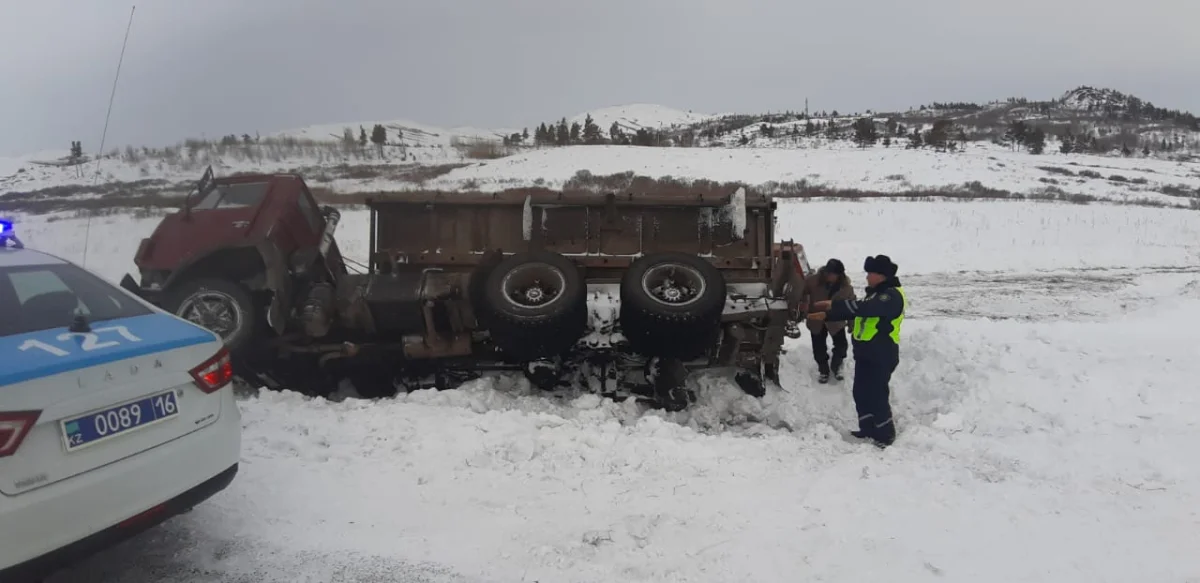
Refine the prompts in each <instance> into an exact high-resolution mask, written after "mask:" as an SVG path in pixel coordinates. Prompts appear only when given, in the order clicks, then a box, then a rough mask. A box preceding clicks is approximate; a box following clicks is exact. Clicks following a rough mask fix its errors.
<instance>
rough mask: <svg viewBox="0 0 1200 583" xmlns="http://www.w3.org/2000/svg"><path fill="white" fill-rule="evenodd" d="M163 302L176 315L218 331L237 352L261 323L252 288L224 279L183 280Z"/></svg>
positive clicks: (168, 293)
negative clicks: (251, 291)
mask: <svg viewBox="0 0 1200 583" xmlns="http://www.w3.org/2000/svg"><path fill="white" fill-rule="evenodd" d="M163 304H164V307H165V308H167V309H168V310H169V311H171V312H172V313H174V314H175V315H176V316H179V317H180V318H183V319H184V320H188V321H190V322H192V323H194V324H198V325H200V326H203V327H204V328H207V329H209V330H211V331H213V332H216V333H217V334H219V335H220V336H221V339H222V340H224V341H225V345H226V346H228V347H229V350H231V351H235V352H236V351H238V350H239V349H241V348H243V347H245V346H246V345H247V343H248V342H249V340H250V339H251V337H252V336H253V335H254V330H255V328H256V323H257V322H258V307H257V306H256V305H255V304H254V300H253V298H251V296H250V292H249V290H247V289H246V288H245V287H244V286H242V285H241V284H239V283H235V282H232V281H227V280H224V279H217V278H197V279H192V280H185V281H182V282H180V283H178V284H176V285H174V286H172V287H171V289H170V291H168V292H167V298H166V301H165V302H163Z"/></svg>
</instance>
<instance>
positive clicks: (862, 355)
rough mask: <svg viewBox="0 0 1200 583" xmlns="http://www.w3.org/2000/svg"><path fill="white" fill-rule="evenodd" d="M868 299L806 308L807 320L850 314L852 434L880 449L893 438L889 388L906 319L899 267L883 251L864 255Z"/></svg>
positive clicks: (840, 317)
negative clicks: (854, 428) (854, 427)
mask: <svg viewBox="0 0 1200 583" xmlns="http://www.w3.org/2000/svg"><path fill="white" fill-rule="evenodd" d="M863 270H864V271H866V272H867V289H866V297H864V298H863V299H862V300H861V301H859V300H827V301H823V302H816V303H815V304H813V305H812V306H810V310H813V311H812V312H811V313H810V314H809V316H808V317H809V318H811V319H816V320H825V319H829V320H843V319H848V318H853V321H854V324H853V329H852V332H851V335H850V336H851V338H852V339H853V340H854V389H853V393H854V406H855V408H856V409H857V410H858V430H857V431H851V432H850V434H851V435H853V436H854V437H857V438H866V439H871V440H872V441H874V442H875V444H876V445H878V446H880V447H887V446H889V445H891V444H892V443H893V442H894V441H895V440H896V423H895V421H894V420H893V419H892V406H891V403H890V402H889V399H890V397H891V389H890V387H889V386H888V384H889V382H890V381H891V378H892V372H894V371H895V370H896V366H897V365H898V364H899V363H900V324H901V323H902V322H904V309H905V305H906V303H907V299H906V298H905V296H904V288H903V287H902V286H901V285H900V280H899V279H898V278H897V277H896V272H897V271H898V267H897V266H896V264H895V263H893V262H892V260H891V258H890V257H888V256H887V255H876V256H875V257H868V258H867V260H866V262H865V263H864V264H863Z"/></svg>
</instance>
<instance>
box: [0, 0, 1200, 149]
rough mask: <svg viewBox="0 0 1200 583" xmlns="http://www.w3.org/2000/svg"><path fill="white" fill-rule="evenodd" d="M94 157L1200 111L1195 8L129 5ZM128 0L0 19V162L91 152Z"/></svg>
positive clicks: (1157, 3)
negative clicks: (656, 127) (78, 144)
mask: <svg viewBox="0 0 1200 583" xmlns="http://www.w3.org/2000/svg"><path fill="white" fill-rule="evenodd" d="M136 4H137V11H136V14H135V17H134V22H133V31H132V33H131V35H130V38H129V47H128V49H127V51H126V54H125V62H124V65H123V66H122V69H121V78H120V82H119V85H118V87H117V93H116V102H115V104H114V106H113V112H112V121H111V123H110V127H109V132H108V139H107V143H106V147H105V149H109V148H111V147H114V146H121V145H125V144H130V143H132V144H150V145H160V144H166V143H174V142H177V141H179V140H181V139H182V138H184V137H193V136H194V137H198V136H200V135H201V134H204V135H206V136H208V137H214V136H220V135H222V134H228V133H239V134H240V133H243V132H248V133H254V132H255V131H260V132H264V133H265V132H268V131H274V130H280V129H288V128H293V127H300V126H305V125H311V124H316V123H335V122H352V121H371V120H385V119H396V118H403V119H410V120H413V121H419V122H425V123H429V124H433V125H441V126H456V125H472V126H477V127H495V126H499V127H522V126H531V125H536V124H537V123H538V122H539V121H544V120H549V119H556V118H559V117H562V116H570V115H574V114H575V113H579V112H581V111H585V110H588V109H594V108H598V107H605V106H609V105H618V104H625V103H635V102H641V103H658V104H663V105H668V106H672V107H676V108H680V109H691V110H693V111H697V112H727V111H744V112H762V111H767V110H784V109H796V110H798V109H802V108H803V106H804V99H805V97H807V98H808V99H809V103H810V107H811V108H814V109H817V110H820V109H827V110H828V109H838V110H841V111H861V110H866V109H877V110H888V109H898V108H906V107H909V106H915V105H919V104H921V103H927V102H929V101H934V100H937V101H959V100H969V101H987V100H991V99H998V98H1004V97H1008V96H1012V95H1023V96H1028V97H1031V98H1051V97H1057V96H1058V95H1061V94H1062V93H1063V92H1064V91H1066V90H1067V89H1070V88H1072V87H1075V86H1077V85H1081V84H1087V85H1093V86H1107V87H1113V88H1117V89H1120V90H1123V91H1126V92H1129V93H1133V94H1135V95H1138V96H1140V97H1142V98H1143V99H1147V100H1149V101H1152V102H1154V103H1155V104H1156V105H1159V106H1164V107H1170V108H1180V109H1188V110H1191V111H1193V112H1198V111H1200V75H1197V74H1196V72H1197V71H1198V70H1200V34H1197V32H1196V29H1195V26H1196V23H1197V22H1200V2H1192V1H1180V0H1140V1H1139V2H1128V1H1127V0H1119V1H1118V0H1007V1H1005V2H986V3H985V2H981V1H979V0H839V1H836V2H835V1H825V2H796V1H794V0H774V1H757V0H736V1H734V0H725V1H719V0H603V1H585V0H431V1H418V0H374V1H367V0H336V1H334V0H329V1H316V0H140V1H137V2H136ZM131 5H132V3H131V2H128V1H119V0H0V155H16V154H21V153H28V152H33V151H38V150H42V149H47V148H62V149H66V148H68V147H69V145H70V141H71V140H82V141H83V144H84V149H85V150H86V151H88V152H92V151H94V150H95V149H96V147H97V146H98V145H99V142H100V136H101V132H102V130H103V127H104V114H105V110H106V108H107V106H108V98H109V93H110V91H111V89H112V80H113V75H114V73H115V71H116V65H117V59H118V57H119V55H120V50H121V40H122V37H123V35H124V33H125V25H126V23H127V22H128V19H129V10H130V6H131Z"/></svg>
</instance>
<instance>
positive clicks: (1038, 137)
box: [1025, 128, 1046, 154]
mask: <svg viewBox="0 0 1200 583" xmlns="http://www.w3.org/2000/svg"><path fill="white" fill-rule="evenodd" d="M1025 146H1026V147H1028V148H1029V153H1030V154H1041V153H1042V152H1045V151H1046V132H1044V131H1042V128H1036V129H1034V130H1033V131H1032V132H1030V133H1029V135H1028V137H1026V138H1025Z"/></svg>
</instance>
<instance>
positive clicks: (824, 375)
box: [817, 372, 829, 385]
mask: <svg viewBox="0 0 1200 583" xmlns="http://www.w3.org/2000/svg"><path fill="white" fill-rule="evenodd" d="M817 382H818V383H821V384H822V385H823V384H825V383H828V382H829V373H827V372H823V373H821V374H820V375H819V376H818V377H817Z"/></svg>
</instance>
